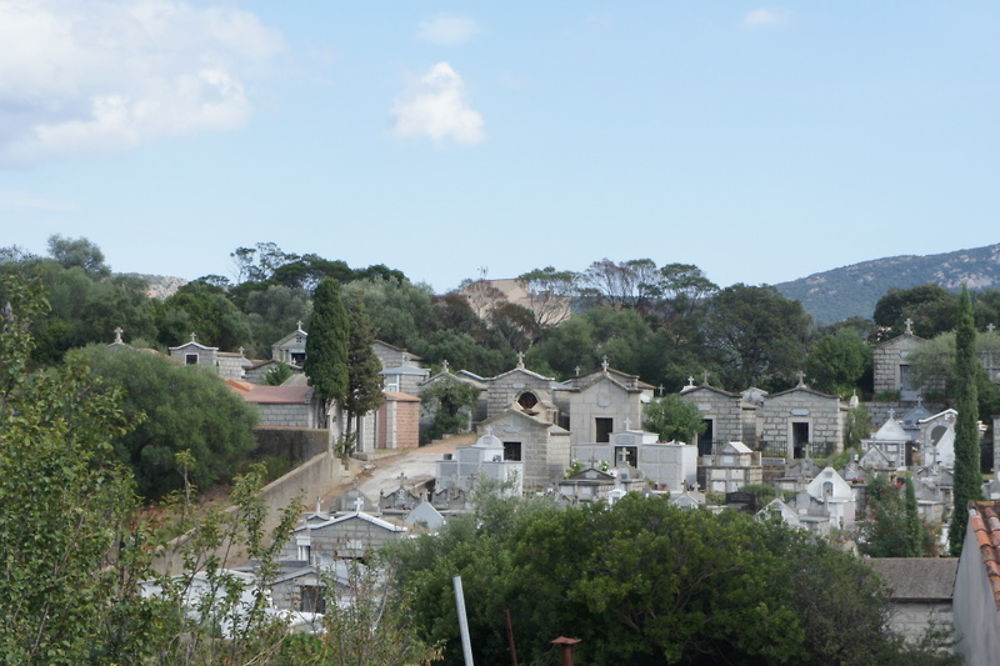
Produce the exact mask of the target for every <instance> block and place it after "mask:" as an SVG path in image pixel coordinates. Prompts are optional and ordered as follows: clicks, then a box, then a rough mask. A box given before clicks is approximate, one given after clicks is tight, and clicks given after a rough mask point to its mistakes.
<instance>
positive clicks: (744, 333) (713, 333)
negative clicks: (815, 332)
mask: <svg viewBox="0 0 1000 666" xmlns="http://www.w3.org/2000/svg"><path fill="white" fill-rule="evenodd" d="M708 308H709V313H708V320H707V322H706V328H707V336H708V340H707V342H708V346H709V347H710V348H711V349H714V350H715V352H716V353H717V354H718V355H719V360H720V362H721V364H720V371H721V372H722V376H723V383H724V385H725V386H728V387H730V388H732V389H739V390H742V389H744V388H747V387H748V386H752V385H757V384H760V385H761V386H762V387H763V388H767V389H773V388H775V387H776V386H780V385H782V384H783V383H787V382H788V381H789V378H790V377H791V376H792V374H793V373H795V372H796V371H797V370H799V369H801V367H802V365H803V361H804V360H805V349H806V347H805V344H806V340H807V338H808V335H809V326H810V319H809V315H807V314H806V313H805V311H804V310H803V309H802V305H801V304H800V303H799V302H798V301H792V300H789V299H787V298H785V297H784V296H782V295H781V294H780V293H778V290H777V289H775V288H774V287H769V286H764V287H752V286H747V285H744V284H735V285H733V286H731V287H726V288H725V289H723V290H722V291H720V292H719V293H717V294H716V295H715V296H713V297H712V298H711V300H710V301H709V302H708Z"/></svg>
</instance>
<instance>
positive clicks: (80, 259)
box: [49, 234, 111, 278]
mask: <svg viewBox="0 0 1000 666" xmlns="http://www.w3.org/2000/svg"><path fill="white" fill-rule="evenodd" d="M49 256H51V257H52V258H53V259H55V260H56V261H57V262H59V263H60V264H61V265H62V266H63V268H73V267H79V268H81V269H83V272H84V273H86V274H87V275H89V276H90V277H92V278H105V277H108V276H110V275H111V269H110V268H108V265H107V264H105V263H104V253H103V252H101V248H99V247H97V245H95V244H94V243H92V242H91V241H89V240H87V239H86V238H83V237H80V238H66V237H63V236H60V235H59V234H53V235H51V236H49Z"/></svg>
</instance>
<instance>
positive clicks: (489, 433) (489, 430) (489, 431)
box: [486, 424, 493, 437]
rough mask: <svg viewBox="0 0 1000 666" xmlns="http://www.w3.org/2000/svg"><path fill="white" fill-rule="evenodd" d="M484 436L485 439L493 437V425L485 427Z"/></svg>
mask: <svg viewBox="0 0 1000 666" xmlns="http://www.w3.org/2000/svg"><path fill="white" fill-rule="evenodd" d="M486 436H487V437H492V436H493V425H492V424H490V425H488V426H486Z"/></svg>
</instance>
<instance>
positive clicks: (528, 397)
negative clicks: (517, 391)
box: [517, 391, 538, 409]
mask: <svg viewBox="0 0 1000 666" xmlns="http://www.w3.org/2000/svg"><path fill="white" fill-rule="evenodd" d="M517 404H519V405H521V407H522V408H523V409H531V408H532V407H534V406H535V405H537V404H538V398H537V397H536V396H535V394H534V393H532V392H531V391H525V392H524V393H522V394H521V395H520V396H518V398H517Z"/></svg>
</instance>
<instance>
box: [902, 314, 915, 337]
mask: <svg viewBox="0 0 1000 666" xmlns="http://www.w3.org/2000/svg"><path fill="white" fill-rule="evenodd" d="M903 323H904V324H905V325H906V334H907V335H913V320H912V319H910V318H909V317H907V318H906V321H904V322H903Z"/></svg>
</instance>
